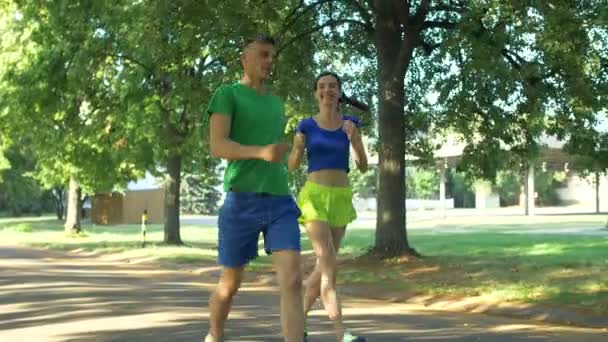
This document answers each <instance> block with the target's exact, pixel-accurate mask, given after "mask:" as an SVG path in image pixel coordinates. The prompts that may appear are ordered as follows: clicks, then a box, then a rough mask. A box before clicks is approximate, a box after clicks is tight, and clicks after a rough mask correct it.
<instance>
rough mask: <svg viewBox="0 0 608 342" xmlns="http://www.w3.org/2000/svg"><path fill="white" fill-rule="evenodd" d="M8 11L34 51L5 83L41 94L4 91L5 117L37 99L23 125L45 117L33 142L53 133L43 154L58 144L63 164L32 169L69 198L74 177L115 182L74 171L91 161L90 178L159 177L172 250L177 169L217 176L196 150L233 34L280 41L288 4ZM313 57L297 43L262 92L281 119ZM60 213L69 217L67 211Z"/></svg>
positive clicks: (232, 69)
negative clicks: (66, 181)
mask: <svg viewBox="0 0 608 342" xmlns="http://www.w3.org/2000/svg"><path fill="white" fill-rule="evenodd" d="M16 3H17V4H18V5H19V6H18V10H19V13H20V14H19V15H20V16H22V18H21V19H20V20H19V21H21V22H23V23H27V24H30V26H29V27H33V28H32V29H31V30H32V31H33V32H34V34H32V35H30V36H28V37H27V39H29V40H26V39H25V38H24V41H25V42H28V41H33V42H35V49H34V52H32V53H30V54H31V56H32V57H31V59H32V60H34V61H35V63H26V65H25V66H24V67H23V68H22V70H23V72H21V73H18V76H19V77H20V78H13V79H14V80H20V81H22V84H41V85H43V86H42V87H40V91H39V92H33V93H31V94H29V93H28V91H29V90H26V89H25V88H23V87H18V86H16V84H17V82H14V83H13V85H14V87H13V89H14V90H15V91H17V92H18V93H20V94H21V95H23V96H20V97H18V99H19V100H15V101H11V103H12V105H13V106H14V107H15V108H16V107H17V106H21V107H20V110H19V111H14V112H13V113H14V114H12V115H13V117H17V116H18V119H16V121H20V122H27V121H24V120H23V119H22V118H23V117H28V113H26V111H25V109H26V106H28V105H30V104H31V103H35V104H38V103H41V102H42V103H43V104H44V106H34V108H36V112H35V113H33V114H32V115H29V117H32V116H33V115H34V114H35V115H37V116H40V115H41V114H42V115H45V116H47V117H50V118H51V119H49V120H48V124H47V125H46V126H40V130H41V135H40V136H41V137H42V136H45V135H44V134H46V136H49V135H50V136H57V135H59V134H62V135H61V138H62V139H63V140H59V139H55V140H52V139H48V138H47V139H46V143H47V146H50V147H55V146H61V147H63V146H65V148H66V149H67V151H68V153H66V155H67V156H69V157H70V158H69V159H68V160H66V159H62V158H58V156H57V155H55V154H52V153H47V155H48V159H40V160H41V163H42V164H41V165H45V166H47V167H46V168H45V170H49V169H50V170H54V168H53V167H58V168H59V167H60V168H62V169H67V171H68V172H67V173H68V174H69V175H70V176H71V178H70V179H71V181H70V184H71V185H73V186H72V188H73V189H74V191H73V193H74V195H75V196H72V197H79V196H78V191H79V190H78V189H79V186H82V183H83V181H85V180H88V179H92V180H98V179H99V177H102V178H103V179H108V180H113V181H115V180H116V179H115V177H109V178H108V177H104V176H103V175H99V174H98V172H96V171H98V170H97V169H95V168H92V169H91V168H88V167H85V164H86V165H89V164H91V165H96V164H100V163H101V164H100V166H101V167H100V168H99V171H102V170H103V171H106V172H107V173H108V174H112V173H113V172H112V170H111V169H112V168H117V167H118V166H120V167H122V166H124V165H127V166H128V169H129V170H131V171H139V172H141V171H143V170H145V169H147V170H148V171H150V172H152V173H153V174H156V175H161V174H165V175H166V180H165V182H164V184H165V185H166V188H167V196H166V203H165V211H166V215H165V217H166V221H165V229H164V231H165V237H164V241H165V242H166V243H169V244H181V243H182V239H181V234H180V223H179V210H180V191H179V189H180V184H181V175H182V172H187V173H189V174H193V173H194V174H206V173H208V174H209V175H213V174H214V173H215V169H216V167H217V161H216V160H211V159H210V156H209V154H208V153H207V148H206V145H207V144H206V133H207V128H206V121H207V120H206V119H207V116H206V114H205V108H206V105H207V102H208V100H209V98H210V95H211V92H212V91H213V90H214V89H215V88H216V87H217V86H218V85H219V84H220V83H221V82H233V81H236V80H237V79H238V74H239V73H240V63H239V53H240V46H241V43H242V38H243V36H245V35H249V34H252V33H254V32H256V31H260V32H270V33H280V36H281V38H283V39H287V40H288V39H290V37H291V34H290V28H291V26H290V28H288V29H286V30H283V28H282V24H283V20H282V19H283V18H284V17H285V15H287V14H288V13H289V11H288V10H289V9H290V8H291V7H292V6H294V5H295V4H296V3H297V1H294V0H285V1H283V4H278V3H273V4H270V3H265V2H264V3H256V2H250V3H248V5H247V6H234V5H233V4H232V3H229V2H226V1H185V0H183V1H156V2H132V1H126V0H122V1H121V0H116V1H111V2H90V1H55V2H46V1H16ZM65 18H69V19H70V20H65ZM308 18H309V20H310V18H312V15H308ZM32 23H33V24H32ZM304 24H306V17H301V18H300V20H299V21H298V22H297V23H294V26H293V27H298V26H301V25H304ZM29 27H28V28H29ZM26 31H27V30H26V29H23V30H22V34H23V35H25V32H26ZM313 51H314V50H313V49H312V44H310V43H306V42H301V43H300V44H298V45H297V46H293V47H291V48H290V49H287V50H284V51H282V52H281V54H280V59H279V63H278V66H277V69H276V72H275V77H276V80H277V81H275V82H273V83H274V84H273V86H274V90H275V91H276V92H278V93H279V94H281V95H283V96H284V97H286V98H287V99H288V101H291V104H290V105H288V111H289V112H293V110H294V108H297V107H298V106H299V99H300V98H301V97H302V94H303V93H304V92H303V91H302V90H303V89H307V90H308V86H307V85H304V84H303V83H302V82H301V81H300V80H299V79H298V77H305V78H311V77H310V74H309V73H308V72H307V71H308V70H310V69H311V65H312V64H313ZM294 76H298V77H294ZM36 77H37V78H36ZM47 79H48V80H51V81H52V82H48V81H46V80H47ZM23 81H26V82H23ZM306 92H308V91H306ZM27 94H29V98H26V97H25V95H27ZM287 95H288V96H287ZM38 108H39V110H38ZM17 113H19V114H17ZM12 126H15V125H12ZM22 126H24V125H22ZM36 136H38V135H36ZM104 139H105V140H104ZM100 141H101V142H104V141H105V142H108V143H109V144H105V145H100V144H101V142H100ZM41 142H42V141H41ZM76 143H78V144H76ZM108 147H110V148H108ZM91 149H93V150H94V151H91ZM40 151H48V147H47V149H44V147H43V146H41V148H40ZM63 155H64V154H63V153H62V154H61V155H60V156H63ZM99 157H102V158H101V159H99ZM105 160H107V161H108V162H107V163H105V164H104V161H105ZM45 161H47V162H46V163H45ZM112 161H117V162H119V163H118V164H116V163H113V162H112ZM49 165H50V166H52V167H48V166H49ZM53 174H57V172H53ZM60 174H62V175H63V174H65V172H64V173H60ZM112 183H114V184H115V183H116V182H112ZM94 189H95V190H97V189H99V187H95V188H94ZM71 193H72V191H71ZM69 203H70V204H71V203H76V202H74V201H72V200H70V201H69ZM76 206H77V205H76ZM72 212H79V211H78V210H75V211H72V210H70V209H68V213H72ZM68 216H70V215H68Z"/></svg>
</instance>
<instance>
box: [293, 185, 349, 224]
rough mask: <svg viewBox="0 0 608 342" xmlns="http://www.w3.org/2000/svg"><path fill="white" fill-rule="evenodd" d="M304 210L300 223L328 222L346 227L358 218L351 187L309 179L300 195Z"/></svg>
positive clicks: (300, 204)
mask: <svg viewBox="0 0 608 342" xmlns="http://www.w3.org/2000/svg"><path fill="white" fill-rule="evenodd" d="M298 206H299V207H300V211H302V216H300V219H299V221H300V223H302V224H305V223H307V222H310V221H323V222H327V223H328V224H329V225H330V226H331V227H345V226H346V225H347V224H349V223H351V222H353V221H354V220H355V219H356V218H357V212H356V211H355V207H354V206H353V191H352V190H351V188H350V187H331V186H326V185H321V184H317V183H313V182H310V181H307V182H306V184H304V187H303V188H302V190H301V191H300V195H299V196H298Z"/></svg>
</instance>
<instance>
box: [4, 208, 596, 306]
mask: <svg viewBox="0 0 608 342" xmlns="http://www.w3.org/2000/svg"><path fill="white" fill-rule="evenodd" d="M468 220H469V222H470V221H471V220H474V219H468ZM480 220H481V219H480ZM534 220H535V221H534V224H533V227H531V225H530V224H529V223H526V221H525V220H521V218H516V217H514V218H513V219H508V218H507V219H503V218H501V219H500V220H496V219H494V220H493V221H490V220H485V219H484V221H483V224H477V223H476V222H472V223H470V226H467V221H463V222H462V224H461V225H459V226H458V227H456V226H452V225H444V226H442V227H439V228H441V229H439V230H437V229H412V230H411V231H410V234H409V239H410V242H411V244H412V245H413V246H415V248H416V249H417V250H418V251H419V252H421V253H422V254H423V255H424V256H425V257H424V258H423V259H420V260H412V261H408V262H399V261H396V260H395V261H391V260H388V261H384V262H379V261H373V260H369V259H365V258H363V259H361V258H357V257H358V256H360V255H361V254H363V253H364V252H365V251H366V250H367V249H368V248H369V247H370V246H371V245H372V244H373V241H374V231H373V230H371V229H352V230H350V231H349V232H348V234H347V236H346V238H345V240H344V243H343V249H342V250H341V255H342V259H341V267H342V268H341V271H340V277H339V281H340V283H342V284H344V285H348V284H360V285H368V286H370V287H372V288H376V287H378V288H381V289H383V290H384V291H391V292H398V293H403V294H410V295H418V294H420V295H437V296H453V297H467V296H478V295H482V296H487V297H488V298H492V299H496V300H501V301H517V302H526V303H543V304H550V305H559V306H571V307H575V308H579V309H586V310H591V311H594V312H596V313H599V314H608V272H607V271H608V233H607V234H602V235H584V234H576V233H572V232H571V229H572V228H573V227H583V228H593V227H597V228H598V229H599V228H600V227H602V226H603V224H604V222H605V219H604V218H602V217H599V216H597V217H595V216H588V217H576V216H568V217H566V216H564V217H561V219H557V218H556V217H548V218H546V219H543V218H538V217H537V218H534ZM543 220H545V221H546V222H542V221H543ZM497 221H498V222H499V223H497ZM421 224H422V223H421ZM423 224H424V225H428V224H429V223H428V222H425V223H423ZM450 224H453V222H450ZM534 227H535V228H536V229H537V230H538V232H536V231H535V229H534ZM551 227H552V228H553V230H554V231H553V232H550V233H547V232H546V229H548V228H551ZM562 227H563V229H564V232H566V231H568V232H569V233H560V229H561V228H562ZM84 228H85V231H86V233H85V234H83V236H79V237H71V238H70V237H65V236H64V235H63V230H62V226H61V223H59V222H57V221H53V220H48V219H47V220H45V219H44V218H42V219H37V220H34V221H32V220H26V219H21V220H15V219H0V239H1V240H0V241H4V242H5V243H7V242H8V243H17V244H24V245H30V246H37V247H45V248H51V249H59V250H74V249H80V250H84V251H97V252H102V253H122V254H124V255H125V256H127V257H134V258H137V257H140V258H153V259H157V260H161V261H171V262H180V263H196V262H202V261H206V262H213V261H214V260H215V255H216V250H215V246H216V236H217V235H216V234H217V231H216V229H215V228H214V227H200V226H184V227H182V237H183V239H184V241H185V242H186V244H187V245H188V247H169V246H163V245H162V244H161V243H160V241H162V237H163V233H162V227H161V226H159V225H152V226H150V227H149V234H148V240H149V241H150V242H151V243H150V244H149V245H148V247H146V248H141V246H140V234H139V226H136V225H125V226H109V227H107V226H92V225H89V226H85V227H84ZM418 228H420V227H418ZM435 228H437V227H435ZM453 228H457V229H455V230H454V232H453V233H452V232H450V229H453ZM469 228H470V230H471V231H473V233H466V231H467V229H469ZM518 229H519V230H521V232H522V233H513V231H514V230H515V231H517V230H518ZM463 231H465V232H464V233H463ZM303 246H304V248H305V249H310V243H309V242H308V241H307V240H306V239H304V240H303ZM269 266H270V259H269V258H268V257H261V258H259V259H258V260H256V261H255V262H254V263H253V265H252V268H253V269H256V270H261V269H266V268H267V267H269ZM379 270H380V271H379Z"/></svg>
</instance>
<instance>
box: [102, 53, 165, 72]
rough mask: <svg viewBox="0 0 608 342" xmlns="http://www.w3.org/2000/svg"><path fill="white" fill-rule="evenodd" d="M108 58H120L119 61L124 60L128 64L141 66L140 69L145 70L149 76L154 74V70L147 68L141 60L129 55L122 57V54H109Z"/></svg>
mask: <svg viewBox="0 0 608 342" xmlns="http://www.w3.org/2000/svg"><path fill="white" fill-rule="evenodd" d="M107 56H108V57H114V58H118V59H123V60H125V61H127V62H128V63H132V64H134V65H137V66H139V67H140V68H142V69H144V70H145V71H146V72H148V73H149V74H154V70H153V69H152V68H151V67H149V66H147V65H146V64H145V63H143V62H142V61H140V60H139V59H136V58H134V57H132V56H129V55H121V54H114V53H111V54H108V55H107Z"/></svg>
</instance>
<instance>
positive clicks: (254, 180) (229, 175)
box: [207, 83, 289, 195]
mask: <svg viewBox="0 0 608 342" xmlns="http://www.w3.org/2000/svg"><path fill="white" fill-rule="evenodd" d="M207 112H208V113H209V114H213V113H217V114H223V115H229V116H230V118H231V129H230V139H231V140H232V141H234V142H236V143H239V144H241V145H254V146H264V145H269V144H275V143H279V142H281V141H282V140H283V136H284V130H285V115H284V111H283V103H282V102H281V99H279V98H278V97H277V96H274V95H269V94H264V95H261V94H260V93H258V92H257V91H256V90H255V89H253V88H250V87H247V86H245V85H243V84H240V83H236V84H231V85H222V86H220V87H219V88H218V89H217V90H216V91H215V93H214V94H213V96H212V97H211V101H210V102H209V108H208V109H207ZM231 188H234V189H237V190H238V191H245V192H257V193H261V192H265V193H270V194H274V195H287V194H289V186H288V185H287V166H286V165H285V163H269V162H267V161H264V160H260V159H245V160H229V161H228V167H227V168H226V171H225V173H224V190H225V191H228V190H230V189H231Z"/></svg>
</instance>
